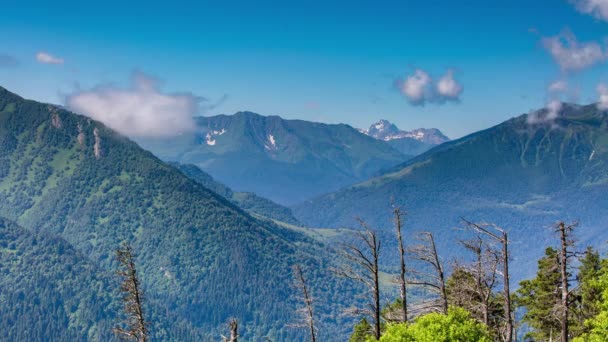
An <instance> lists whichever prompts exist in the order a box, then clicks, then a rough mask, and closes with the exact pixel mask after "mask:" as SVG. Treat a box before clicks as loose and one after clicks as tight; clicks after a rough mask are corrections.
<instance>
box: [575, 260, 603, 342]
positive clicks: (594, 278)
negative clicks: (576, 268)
mask: <svg viewBox="0 0 608 342" xmlns="http://www.w3.org/2000/svg"><path fill="white" fill-rule="evenodd" d="M596 256H597V254H595V255H592V256H591V257H589V254H588V255H587V258H586V259H587V262H586V263H585V262H583V264H582V267H581V273H583V271H586V272H585V273H586V280H585V281H584V283H583V284H582V286H581V287H582V289H583V291H584V292H583V295H582V297H583V298H585V297H587V300H588V301H591V303H589V302H587V306H588V307H590V309H589V310H588V312H594V311H596V312H597V314H596V315H595V316H593V317H591V318H589V319H587V320H586V321H585V332H584V333H583V334H582V335H581V336H579V337H577V338H575V339H574V341H575V342H601V341H606V340H608V260H606V259H604V260H602V262H601V263H602V265H601V268H599V269H598V268H597V267H596V265H597V263H596V260H595V259H596ZM590 264H591V267H589V266H590ZM598 291H599V292H600V293H601V295H600V296H599V298H598V296H597V294H598Z"/></svg>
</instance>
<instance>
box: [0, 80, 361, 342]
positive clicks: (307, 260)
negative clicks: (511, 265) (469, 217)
mask: <svg viewBox="0 0 608 342" xmlns="http://www.w3.org/2000/svg"><path fill="white" fill-rule="evenodd" d="M0 216H4V217H7V218H9V219H10V220H12V221H15V222H18V223H19V224H21V225H22V226H23V227H24V228H26V229H29V230H32V231H34V230H35V231H40V232H42V233H45V234H52V235H56V236H59V237H61V238H63V239H65V240H66V241H67V242H68V243H69V244H71V245H72V246H73V247H74V248H75V250H76V251H77V252H78V253H80V254H81V255H85V256H86V257H87V259H88V260H90V262H91V263H92V264H93V265H95V266H96V267H98V268H99V269H101V270H103V271H104V272H109V271H112V270H113V269H114V266H115V261H114V258H113V255H114V250H115V249H116V248H117V246H119V244H120V243H121V242H123V241H130V242H131V243H132V245H133V247H134V249H135V251H136V252H137V254H138V258H137V264H138V266H139V271H140V273H141V277H142V279H143V288H144V290H145V291H146V294H147V298H149V300H150V302H152V303H154V305H152V306H151V309H150V310H151V312H150V316H151V317H152V319H153V320H154V318H156V317H169V319H166V321H167V324H168V325H167V326H156V327H155V328H154V329H153V331H152V334H153V336H154V338H155V339H156V340H174V339H178V338H177V337H176V334H177V332H175V329H178V330H180V329H181V326H183V325H187V326H192V327H193V329H194V330H195V333H197V334H200V335H203V336H205V340H210V339H213V340H217V339H219V336H220V333H221V332H224V330H225V324H226V322H227V320H228V318H229V317H233V316H234V317H236V318H238V319H239V321H240V326H241V327H242V331H241V333H242V334H243V339H244V340H261V339H262V338H263V337H268V338H271V339H272V340H277V341H286V340H297V339H299V336H301V334H303V333H305V332H304V331H300V330H298V329H292V328H288V327H286V324H288V323H290V322H292V321H293V320H294V315H295V310H294V309H295V308H296V302H295V300H296V299H295V298H294V296H293V287H292V286H291V285H292V276H291V266H292V265H294V264H296V263H299V264H302V265H303V267H304V268H305V270H306V271H307V274H308V276H309V278H310V282H311V284H315V285H314V286H315V288H316V292H315V297H316V298H317V301H316V303H317V305H318V307H317V308H316V309H317V312H318V313H319V317H320V319H323V322H324V323H325V326H324V330H323V334H334V333H336V334H339V335H340V334H344V333H345V331H346V330H347V329H348V324H347V325H344V324H343V323H344V320H346V319H345V318H341V317H340V315H338V314H336V312H338V311H339V310H340V307H341V304H342V303H347V302H348V301H347V298H348V297H349V296H348V292H349V290H348V288H344V287H342V286H341V283H340V282H339V281H337V280H335V279H334V278H333V276H332V275H331V274H330V272H329V271H328V267H329V266H330V263H331V260H333V258H332V257H330V256H328V253H329V252H328V250H327V249H326V248H324V247H323V246H321V245H320V244H318V243H317V242H315V241H314V240H312V239H311V238H308V237H306V236H305V235H303V234H300V233H297V232H294V231H293V230H289V229H285V228H281V227H278V226H276V225H274V224H271V223H268V222H262V221H258V220H256V219H254V218H252V217H251V216H250V215H248V214H247V213H246V212H244V211H242V210H241V209H239V208H238V207H236V206H235V205H233V204H232V203H230V202H229V201H227V200H225V199H224V198H222V197H220V196H219V195H217V194H215V193H213V192H211V191H210V190H208V189H206V188H205V187H203V186H202V185H200V184H198V183H197V182H194V181H192V180H190V179H188V178H187V177H186V176H185V175H183V174H182V173H181V172H179V171H178V170H176V169H174V168H173V167H171V166H169V165H167V164H165V163H163V162H162V161H160V160H159V159H157V158H156V157H154V156H153V155H152V154H151V153H149V152H146V151H144V150H142V149H141V148H139V147H138V146H137V145H136V144H135V143H134V142H132V141H130V140H129V139H127V138H125V137H123V136H120V135H118V134H117V133H115V132H113V131H111V130H109V129H108V128H106V127H104V126H103V125H102V124H100V123H98V122H95V121H92V120H90V119H88V118H86V117H83V116H79V115H75V114H72V113H70V112H67V111H65V110H63V109H60V108H58V107H55V106H51V105H47V104H41V103H37V102H34V101H28V100H24V99H22V98H20V97H18V96H16V95H14V94H12V93H10V92H8V91H6V90H5V89H3V88H0ZM3 267H4V265H3ZM18 276H19V274H12V273H11V274H9V275H8V279H7V278H5V279H6V280H5V281H8V282H9V283H10V282H15V281H16V280H15V279H14V278H15V277H18ZM107 291H109V292H111V291H114V289H112V288H108V289H107ZM99 305H103V304H102V303H100V304H99ZM97 309H99V310H101V308H100V307H97ZM159 320H160V318H159ZM181 322H183V323H181ZM180 331H181V330H180Z"/></svg>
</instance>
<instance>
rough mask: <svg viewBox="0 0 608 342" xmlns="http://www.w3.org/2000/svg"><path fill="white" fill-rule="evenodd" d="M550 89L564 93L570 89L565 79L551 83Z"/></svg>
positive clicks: (552, 91)
mask: <svg viewBox="0 0 608 342" xmlns="http://www.w3.org/2000/svg"><path fill="white" fill-rule="evenodd" d="M548 90H549V92H551V93H563V92H565V91H567V90H568V82H566V81H564V80H559V81H555V82H553V83H551V84H549V87H548Z"/></svg>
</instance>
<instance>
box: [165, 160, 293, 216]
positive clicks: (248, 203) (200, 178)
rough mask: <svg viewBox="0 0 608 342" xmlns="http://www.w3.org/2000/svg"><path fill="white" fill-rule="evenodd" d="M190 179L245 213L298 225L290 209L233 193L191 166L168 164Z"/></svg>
mask: <svg viewBox="0 0 608 342" xmlns="http://www.w3.org/2000/svg"><path fill="white" fill-rule="evenodd" d="M170 164H171V165H172V166H173V167H175V168H177V169H178V170H180V171H181V172H182V173H183V174H185V175H186V176H188V177H189V178H190V179H192V180H194V181H196V182H198V183H200V184H201V185H203V186H204V187H206V188H207V189H209V190H211V191H213V192H215V193H216V194H218V195H221V196H222V197H224V198H226V199H228V200H229V201H231V202H233V203H234V204H236V205H237V206H238V207H239V208H241V209H244V210H245V211H247V212H249V213H252V214H257V215H261V216H264V217H266V218H269V219H273V220H279V221H283V222H285V223H289V224H298V220H296V218H295V217H294V216H293V213H292V212H291V209H289V208H287V207H284V206H282V205H280V204H277V203H275V202H273V201H271V200H269V199H267V198H264V197H260V196H258V195H256V194H254V193H252V192H234V191H232V189H230V188H229V187H227V186H226V185H224V184H222V183H220V182H218V181H216V180H215V179H213V177H211V175H210V174H208V173H207V172H205V171H203V170H201V169H200V168H199V167H198V166H196V165H192V164H180V163H170Z"/></svg>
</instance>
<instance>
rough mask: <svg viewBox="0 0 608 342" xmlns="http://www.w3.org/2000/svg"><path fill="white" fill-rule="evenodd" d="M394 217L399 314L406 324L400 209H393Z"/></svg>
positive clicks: (404, 271)
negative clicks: (399, 301)
mask: <svg viewBox="0 0 608 342" xmlns="http://www.w3.org/2000/svg"><path fill="white" fill-rule="evenodd" d="M393 213H394V215H395V217H394V221H395V222H394V223H395V229H396V231H397V243H398V248H399V290H400V295H401V312H402V315H403V322H407V288H406V278H405V273H406V268H405V248H404V247H403V236H402V234H401V228H402V220H401V218H402V216H403V215H404V214H403V213H402V212H401V208H399V207H395V209H394V210H393Z"/></svg>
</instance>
